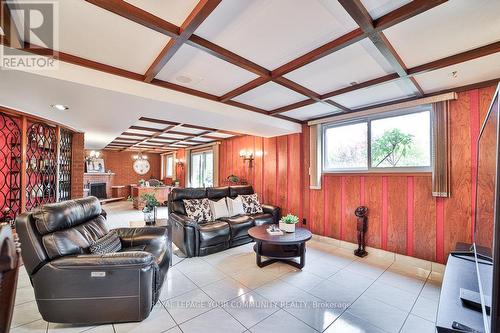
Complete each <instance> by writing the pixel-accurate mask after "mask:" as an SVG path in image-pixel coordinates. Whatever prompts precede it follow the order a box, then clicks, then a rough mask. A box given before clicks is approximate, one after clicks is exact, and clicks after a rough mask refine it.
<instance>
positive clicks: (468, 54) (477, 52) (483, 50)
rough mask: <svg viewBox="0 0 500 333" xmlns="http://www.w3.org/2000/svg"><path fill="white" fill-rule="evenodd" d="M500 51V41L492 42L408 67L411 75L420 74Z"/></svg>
mask: <svg viewBox="0 0 500 333" xmlns="http://www.w3.org/2000/svg"><path fill="white" fill-rule="evenodd" d="M498 52H500V41H499V42H495V43H491V44H488V45H484V46H481V47H478V48H475V49H473V50H469V51H465V52H462V53H458V54H455V55H452V56H449V57H446V58H442V59H439V60H436V61H431V62H428V63H426V64H423V65H419V66H415V67H413V68H410V69H408V74H409V75H412V76H414V75H418V74H423V73H427V72H430V71H435V70H437V69H441V68H444V67H448V66H452V65H456V64H459V63H462V62H466V61H469V60H474V59H477V58H481V57H485V56H488V55H491V54H494V53H498Z"/></svg>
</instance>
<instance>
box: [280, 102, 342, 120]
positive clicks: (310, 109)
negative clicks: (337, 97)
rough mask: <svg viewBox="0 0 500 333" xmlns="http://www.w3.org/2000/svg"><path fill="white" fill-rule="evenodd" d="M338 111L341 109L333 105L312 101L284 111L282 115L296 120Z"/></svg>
mask: <svg viewBox="0 0 500 333" xmlns="http://www.w3.org/2000/svg"><path fill="white" fill-rule="evenodd" d="M339 112H341V110H340V109H337V108H336V107H334V106H329V105H325V104H323V103H314V104H311V105H307V106H304V107H301V108H298V109H295V110H292V111H288V112H284V113H282V115H283V116H287V117H291V118H295V119H298V120H308V119H311V118H316V117H320V116H326V115H329V114H333V113H339Z"/></svg>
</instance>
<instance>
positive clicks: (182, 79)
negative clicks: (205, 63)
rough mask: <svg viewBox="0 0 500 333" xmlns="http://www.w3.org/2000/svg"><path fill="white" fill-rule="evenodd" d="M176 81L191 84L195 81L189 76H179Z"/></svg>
mask: <svg viewBox="0 0 500 333" xmlns="http://www.w3.org/2000/svg"><path fill="white" fill-rule="evenodd" d="M175 80H176V81H177V82H180V83H189V82H191V81H193V79H191V78H190V77H189V76H186V75H179V76H177V77H176V78H175Z"/></svg>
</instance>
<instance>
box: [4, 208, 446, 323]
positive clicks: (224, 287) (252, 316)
mask: <svg viewBox="0 0 500 333" xmlns="http://www.w3.org/2000/svg"><path fill="white" fill-rule="evenodd" d="M105 209H106V210H107V211H108V213H109V215H108V216H109V218H108V221H109V224H110V227H111V228H113V227H119V226H127V225H128V221H129V220H137V219H141V218H142V216H141V213H139V212H137V211H133V210H131V209H130V203H126V202H120V203H113V204H108V205H106V206H105ZM162 214H163V215H165V214H166V211H165V210H164V209H163V210H161V211H160V216H162ZM252 246H253V245H252V244H247V245H243V246H240V247H237V248H232V249H229V250H227V251H224V252H220V253H217V254H213V255H210V256H206V257H201V258H189V259H184V258H180V257H178V256H175V258H174V266H173V267H172V268H171V269H170V271H169V273H168V276H167V279H166V281H165V283H164V287H163V291H162V294H161V297H160V302H159V303H158V304H157V305H156V306H155V308H154V309H153V311H152V312H151V314H150V316H149V317H148V318H147V319H146V320H144V321H143V322H140V323H127V324H113V325H102V326H95V327H82V326H69V325H60V324H53V323H47V322H45V321H44V320H43V319H41V317H40V314H39V313H38V310H37V308H36V303H35V301H34V295H33V290H32V288H31V286H30V283H29V279H28V277H27V274H26V272H25V271H24V270H21V273H20V279H19V286H18V292H17V298H16V307H15V310H14V319H13V323H12V329H11V332H50V333H52V332H64V333H66V332H68V333H72V332H88V333H107V332H110V333H112V332H116V333H122V332H123V333H125V332H152V333H154V332H169V333H179V332H184V333H191V332H193V333H194V332H204V333H207V332H208V333H209V332H254V333H257V332H273V333H279V332H286V333H293V332H327V333H331V332H346V333H350V332H356V333H362V332H404V333H409V332H419V333H426V332H429V333H430V332H434V331H435V329H434V321H435V318H436V311H437V304H438V299H439V292H440V275H439V274H432V275H431V274H430V272H429V271H425V270H422V269H417V268H413V267H405V266H400V265H396V264H395V263H393V262H387V261H381V262H378V261H376V260H373V258H371V259H370V257H368V258H367V259H359V258H357V257H355V256H353V255H352V254H351V253H350V251H346V250H343V249H340V248H336V247H334V246H331V245H326V244H324V243H320V242H318V241H315V240H312V241H309V242H308V243H307V255H306V267H305V268H304V269H303V270H302V271H298V270H296V269H295V268H292V267H291V266H288V265H284V264H273V265H270V266H268V267H265V268H258V267H257V266H256V265H255V256H254V253H253V250H252Z"/></svg>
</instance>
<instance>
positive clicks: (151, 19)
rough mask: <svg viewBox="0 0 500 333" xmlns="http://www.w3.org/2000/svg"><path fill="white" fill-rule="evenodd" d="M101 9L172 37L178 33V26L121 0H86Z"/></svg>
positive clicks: (175, 36)
mask: <svg viewBox="0 0 500 333" xmlns="http://www.w3.org/2000/svg"><path fill="white" fill-rule="evenodd" d="M86 1H87V2H88V3H91V4H93V5H96V6H98V7H100V8H102V9H105V10H107V11H110V12H112V13H114V14H117V15H120V16H121V17H124V18H126V19H129V20H131V21H133V22H135V23H138V24H140V25H143V26H145V27H148V28H150V29H152V30H155V31H157V32H159V33H162V34H164V35H167V36H169V37H172V38H177V37H178V36H179V35H180V27H178V26H176V25H175V24H172V23H170V22H167V21H165V20H163V19H161V18H159V17H158V16H155V15H153V14H151V13H149V12H147V11H145V10H143V9H140V8H138V7H136V6H133V5H131V4H129V3H128V2H126V1H123V0H86Z"/></svg>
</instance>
